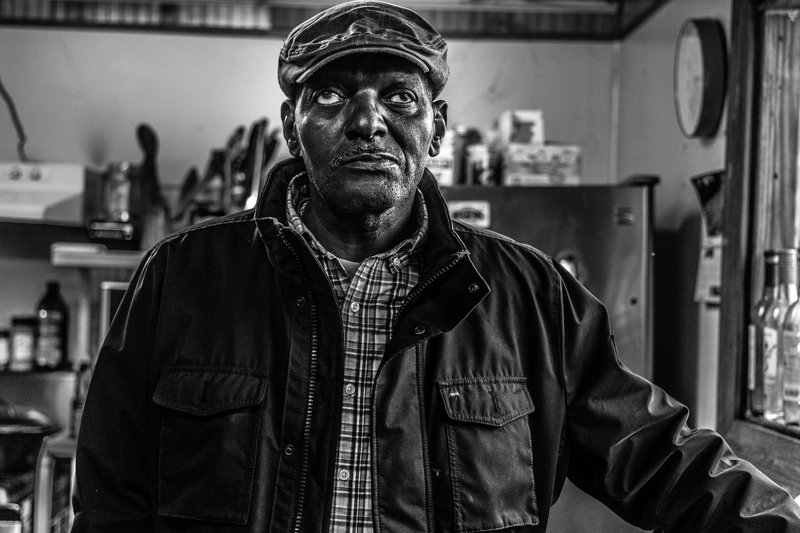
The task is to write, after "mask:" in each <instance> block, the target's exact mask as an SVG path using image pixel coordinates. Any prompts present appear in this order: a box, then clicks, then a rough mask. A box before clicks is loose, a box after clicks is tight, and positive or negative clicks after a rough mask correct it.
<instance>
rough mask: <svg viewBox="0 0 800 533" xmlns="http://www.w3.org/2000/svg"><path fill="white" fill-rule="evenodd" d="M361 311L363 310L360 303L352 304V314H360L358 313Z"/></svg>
mask: <svg viewBox="0 0 800 533" xmlns="http://www.w3.org/2000/svg"><path fill="white" fill-rule="evenodd" d="M360 309H361V304H359V303H358V302H353V303H351V304H350V311H351V312H353V313H358V311H359V310H360Z"/></svg>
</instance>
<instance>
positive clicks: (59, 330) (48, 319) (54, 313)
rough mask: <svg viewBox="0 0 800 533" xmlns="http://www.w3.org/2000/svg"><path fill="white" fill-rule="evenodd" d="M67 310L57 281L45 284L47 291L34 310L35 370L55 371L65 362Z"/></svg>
mask: <svg viewBox="0 0 800 533" xmlns="http://www.w3.org/2000/svg"><path fill="white" fill-rule="evenodd" d="M68 323H69V308H68V307H67V304H66V302H64V299H63V298H62V297H61V292H60V285H59V283H58V282H57V281H48V282H47V291H46V292H45V294H44V296H43V297H42V299H41V300H39V305H38V306H37V308H36V333H37V335H36V369H37V370H57V369H61V368H63V367H64V366H65V364H66V362H67V360H68V359H67V325H68Z"/></svg>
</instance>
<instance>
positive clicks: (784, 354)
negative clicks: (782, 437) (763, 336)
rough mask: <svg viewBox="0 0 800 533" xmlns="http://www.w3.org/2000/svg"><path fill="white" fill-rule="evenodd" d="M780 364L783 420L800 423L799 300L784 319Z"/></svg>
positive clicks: (788, 422)
mask: <svg viewBox="0 0 800 533" xmlns="http://www.w3.org/2000/svg"><path fill="white" fill-rule="evenodd" d="M778 365H779V367H780V368H779V370H781V371H782V372H780V374H782V376H781V380H780V385H781V396H782V400H783V420H784V422H785V423H786V424H800V303H798V301H797V300H795V301H794V302H793V303H792V304H791V305H790V306H789V308H788V309H787V310H786V315H785V316H784V319H783V327H782V339H781V359H780V361H778Z"/></svg>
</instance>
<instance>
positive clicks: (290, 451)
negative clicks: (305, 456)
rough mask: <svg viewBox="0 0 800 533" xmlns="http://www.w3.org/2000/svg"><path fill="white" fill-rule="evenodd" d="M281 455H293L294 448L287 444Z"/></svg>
mask: <svg viewBox="0 0 800 533" xmlns="http://www.w3.org/2000/svg"><path fill="white" fill-rule="evenodd" d="M283 453H285V454H286V455H294V446H292V445H291V444H287V445H286V446H285V447H284V448H283Z"/></svg>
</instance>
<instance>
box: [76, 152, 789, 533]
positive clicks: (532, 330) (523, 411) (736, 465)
mask: <svg viewBox="0 0 800 533" xmlns="http://www.w3.org/2000/svg"><path fill="white" fill-rule="evenodd" d="M301 168H302V167H301V163H300V162H299V161H288V162H284V163H281V164H279V165H277V166H276V169H274V170H273V172H272V173H271V175H270V178H269V180H268V182H267V184H266V186H265V190H264V191H262V194H261V197H260V200H259V204H258V206H257V207H256V209H255V212H254V211H248V212H244V213H240V214H235V215H231V216H227V217H225V218H222V219H219V220H215V221H211V222H208V223H205V224H202V225H200V226H198V227H192V228H188V229H186V230H184V231H181V232H179V233H177V234H176V235H173V236H171V237H169V238H167V239H166V240H164V241H163V242H161V243H160V244H158V245H157V246H156V247H155V248H154V249H153V250H151V251H150V252H149V253H148V254H147V256H146V258H145V259H144V261H143V262H142V264H141V265H140V267H139V269H138V270H137V272H136V274H135V275H134V277H133V280H132V283H131V286H130V289H129V290H128V292H127V293H126V295H125V297H124V299H123V302H122V304H121V307H120V310H119V312H118V314H117V316H116V318H115V319H114V321H113V325H112V326H111V330H110V332H109V334H108V336H107V338H106V340H105V343H104V346H103V348H102V350H101V353H100V356H99V359H98V361H97V365H96V368H95V373H94V377H93V380H92V384H91V387H90V392H89V397H88V399H87V403H86V406H85V411H84V414H83V421H82V427H81V432H80V439H79V444H78V457H77V495H76V498H75V509H76V512H77V514H76V517H75V529H74V531H77V532H88V531H114V532H122V531H148V530H157V531H214V532H217V531H231V532H233V531H251V532H265V531H272V532H287V531H304V532H305V531H325V530H326V529H327V528H326V523H327V517H328V512H329V508H330V503H331V487H332V484H333V479H334V476H333V468H334V458H335V453H336V444H337V437H338V429H339V424H340V405H341V403H340V402H341V397H342V362H341V361H342V338H341V333H340V328H341V324H340V317H339V310H338V308H337V304H336V302H335V299H334V295H333V292H332V289H331V287H330V284H329V283H328V280H327V279H326V277H325V274H324V273H323V271H322V269H321V268H320V266H319V264H318V263H317V261H316V260H315V258H314V256H313V255H312V253H311V251H310V249H309V248H308V246H307V244H306V242H305V241H304V240H303V238H301V237H300V235H298V234H297V233H296V232H294V231H293V230H291V229H290V228H289V227H287V225H286V216H285V198H286V186H287V183H288V180H289V178H290V177H291V176H293V175H295V174H296V173H297V172H298V171H299V170H300V169H301ZM420 188H421V190H422V192H423V194H424V196H425V201H426V204H427V206H428V212H429V217H430V228H429V234H428V237H427V239H426V240H425V242H424V244H423V248H422V252H421V253H422V256H423V270H422V274H421V277H420V283H419V285H418V286H417V287H416V288H415V289H413V291H412V293H411V295H410V296H409V299H408V301H407V304H406V305H405V307H404V309H402V310H401V312H400V313H399V319H398V320H397V322H396V325H395V328H394V333H393V335H392V338H391V340H390V342H389V344H388V346H387V349H386V355H385V356H384V360H383V362H382V363H381V366H380V369H379V370H378V373H377V376H376V378H375V386H374V395H373V398H372V413H373V416H372V455H373V490H374V494H373V498H374V517H375V524H376V531H384V532H412V531H413V532H417V531H462V532H466V531H489V530H497V529H504V528H508V529H513V528H519V530H520V531H544V530H545V528H546V525H547V521H548V515H549V511H550V506H551V504H552V502H554V501H555V499H556V498H557V497H558V494H559V492H560V490H561V487H562V484H563V483H564V480H565V477H566V476H569V477H570V479H571V480H572V481H573V482H574V483H575V484H576V485H577V486H578V487H580V488H582V489H583V490H585V491H587V492H588V493H590V494H592V495H594V496H595V497H597V498H598V499H599V500H601V501H602V502H603V503H605V504H606V505H607V506H609V507H610V508H611V509H612V510H614V511H615V512H617V513H618V514H620V515H621V516H622V517H624V518H625V519H627V520H628V521H630V522H632V523H634V524H637V525H639V526H640V527H643V528H648V529H652V528H663V529H665V530H668V531H682V532H688V531H691V532H702V531H709V532H712V531H713V532H722V531H776V532H777V531H800V525H799V524H800V516H799V515H798V511H797V508H796V507H794V504H793V503H792V502H791V500H790V499H789V497H788V495H787V494H786V493H785V492H784V491H783V490H781V489H780V488H778V487H777V486H776V485H774V484H773V483H771V482H770V481H769V480H767V479H766V478H765V477H764V476H763V475H762V474H761V473H759V472H758V471H757V470H756V469H755V468H754V467H753V466H752V465H750V464H749V463H747V462H745V461H742V460H740V459H738V458H737V457H735V456H734V455H733V454H732V453H731V451H730V450H729V448H728V446H727V445H726V444H725V442H724V441H723V440H722V439H721V438H720V436H719V435H717V434H715V433H713V432H711V431H693V430H689V429H687V427H686V426H685V425H684V424H685V421H686V418H687V409H686V408H685V407H684V406H682V405H680V404H679V403H677V402H676V401H675V400H673V399H672V398H670V397H669V396H668V395H666V394H665V393H664V392H663V391H661V390H660V389H658V388H657V387H655V386H653V385H651V384H650V383H649V382H647V381H645V380H644V379H642V378H640V377H637V376H635V375H633V374H632V373H630V372H629V371H628V370H627V369H626V368H624V367H623V366H621V365H620V363H619V360H618V358H617V355H616V349H615V346H614V337H613V333H612V331H611V329H610V327H609V323H608V318H607V314H606V311H605V309H604V307H603V306H602V305H601V304H600V303H599V302H598V301H597V300H596V299H595V298H594V297H593V296H591V295H590V294H589V293H588V292H587V291H586V290H585V289H584V288H583V287H582V285H581V284H580V283H578V282H577V281H576V280H575V279H574V278H573V277H572V276H570V275H569V274H568V273H566V272H565V271H563V270H562V269H561V268H560V266H559V265H558V264H556V263H555V262H554V261H553V260H552V259H550V258H549V257H546V256H545V255H543V254H542V253H541V252H539V251H537V250H536V249H534V248H532V247H531V246H527V245H524V244H519V243H517V242H514V241H512V240H510V239H508V238H505V237H502V236H500V235H497V234H494V233H491V232H488V231H484V230H480V229H476V228H472V227H468V226H466V225H462V224H458V223H454V222H452V221H451V220H450V219H449V217H448V215H447V209H446V206H445V204H444V201H443V199H442V197H441V195H440V194H439V192H438V191H437V188H436V183H435V181H434V179H433V178H432V176H431V175H430V174H428V173H426V175H425V176H424V178H423V180H422V183H421V184H420Z"/></svg>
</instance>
